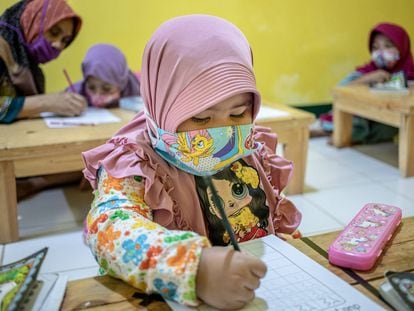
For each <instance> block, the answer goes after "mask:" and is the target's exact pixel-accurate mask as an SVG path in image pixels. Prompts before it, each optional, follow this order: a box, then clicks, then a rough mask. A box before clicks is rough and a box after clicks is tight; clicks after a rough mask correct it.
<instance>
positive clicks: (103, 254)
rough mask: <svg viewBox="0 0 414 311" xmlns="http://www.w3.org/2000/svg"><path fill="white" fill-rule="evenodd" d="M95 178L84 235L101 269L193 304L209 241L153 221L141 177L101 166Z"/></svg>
mask: <svg viewBox="0 0 414 311" xmlns="http://www.w3.org/2000/svg"><path fill="white" fill-rule="evenodd" d="M98 179H99V182H98V187H97V190H95V193H94V194H95V199H94V201H93V203H92V207H91V210H90V212H89V215H88V221H87V227H88V228H87V229H88V230H87V232H88V233H87V237H86V240H87V243H88V245H89V247H90V248H91V250H92V252H93V254H94V255H95V258H96V260H97V261H98V263H99V265H100V266H101V270H102V272H106V273H108V274H109V275H111V276H114V277H116V278H120V279H122V280H124V281H125V282H127V283H129V284H131V285H132V286H134V287H136V288H138V289H140V290H142V291H145V292H147V293H151V292H158V293H160V294H161V295H163V296H164V297H165V298H167V299H172V300H175V301H177V302H179V303H183V304H188V305H197V304H198V300H197V295H196V274H197V268H198V264H199V261H200V257H201V253H202V249H203V248H204V247H207V246H209V242H208V240H207V239H206V238H205V237H201V236H199V235H197V234H196V233H193V232H188V231H178V230H167V229H166V228H164V227H162V226H160V225H158V224H157V223H155V222H153V221H152V220H153V218H152V217H153V216H152V211H151V208H150V207H149V206H148V205H147V204H146V203H145V202H144V200H143V198H144V191H145V180H144V179H143V178H141V177H139V176H133V177H127V178H122V179H117V178H114V177H111V176H110V175H108V174H107V172H106V171H105V170H104V169H103V168H101V169H100V171H99V178H98Z"/></svg>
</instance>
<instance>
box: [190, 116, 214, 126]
mask: <svg viewBox="0 0 414 311" xmlns="http://www.w3.org/2000/svg"><path fill="white" fill-rule="evenodd" d="M191 121H193V122H194V123H199V124H205V123H207V122H208V121H210V118H209V117H208V118H196V117H192V118H191Z"/></svg>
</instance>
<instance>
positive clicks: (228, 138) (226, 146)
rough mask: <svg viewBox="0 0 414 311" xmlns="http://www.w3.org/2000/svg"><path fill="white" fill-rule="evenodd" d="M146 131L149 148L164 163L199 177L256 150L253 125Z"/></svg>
mask: <svg viewBox="0 0 414 311" xmlns="http://www.w3.org/2000/svg"><path fill="white" fill-rule="evenodd" d="M156 135H157V136H155V135H154V133H152V131H151V130H149V136H150V138H151V143H152V146H153V147H154V149H155V151H156V152H157V153H158V154H159V155H160V156H161V157H162V158H163V159H164V160H166V161H167V162H169V163H170V164H172V165H174V166H175V167H177V168H179V169H181V170H183V171H185V172H187V173H190V174H192V175H198V176H211V175H214V174H216V173H217V172H219V171H221V170H223V169H224V168H226V167H227V166H229V165H230V164H231V163H233V162H234V161H236V160H238V159H241V158H243V157H245V156H248V155H250V154H252V153H254V152H255V151H256V149H257V148H258V147H259V143H257V142H255V141H254V140H253V124H245V125H233V126H224V127H215V128H208V129H202V130H193V131H186V132H178V133H171V132H167V131H164V130H162V129H160V128H158V127H157V133H156Z"/></svg>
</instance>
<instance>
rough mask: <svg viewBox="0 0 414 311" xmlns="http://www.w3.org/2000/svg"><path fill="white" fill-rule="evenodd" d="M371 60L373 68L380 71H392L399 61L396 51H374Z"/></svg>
mask: <svg viewBox="0 0 414 311" xmlns="http://www.w3.org/2000/svg"><path fill="white" fill-rule="evenodd" d="M371 59H372V61H373V62H374V64H375V66H377V68H380V69H392V68H393V67H394V66H395V64H396V63H397V62H398V60H399V59H400V54H399V53H398V51H394V50H389V49H388V50H376V51H373V52H372V53H371Z"/></svg>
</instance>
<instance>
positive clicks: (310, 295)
mask: <svg viewBox="0 0 414 311" xmlns="http://www.w3.org/2000/svg"><path fill="white" fill-rule="evenodd" d="M240 247H241V249H242V250H243V251H246V252H249V253H251V254H252V255H254V256H257V257H260V258H261V259H262V260H263V261H264V262H266V264H267V268H268V270H267V274H266V276H265V278H264V279H263V280H262V281H261V284H260V287H259V288H258V289H257V290H256V298H255V300H253V301H252V302H251V303H250V304H249V305H248V306H246V307H245V308H244V309H243V310H250V311H256V310H257V311H259V310H260V311H262V310H332V311H333V310H367V311H368V310H369V311H372V310H383V308H382V307H381V306H379V305H378V304H376V303H374V302H373V301H372V300H370V299H369V298H368V297H366V296H364V295H363V294H361V293H360V292H359V291H358V290H356V289H354V288H353V287H352V286H351V285H349V284H348V283H346V282H345V281H343V280H342V279H340V278H339V277H337V276H336V275H334V274H333V273H332V272H330V271H329V270H327V269H325V268H324V267H322V266H321V265H319V264H318V263H316V262H315V261H313V260H312V259H310V258H309V257H307V256H306V255H304V254H303V253H301V252H300V251H298V250H297V249H296V248H294V247H293V246H291V245H290V244H288V243H287V242H284V241H282V240H281V239H279V238H277V237H275V236H273V235H269V236H266V237H264V238H261V239H257V240H251V241H248V242H244V243H241V244H240ZM168 304H169V305H170V306H171V308H172V309H173V310H182V311H184V310H202V311H206V310H215V309H214V308H211V307H209V306H207V305H202V306H199V307H198V308H189V307H186V306H182V305H179V304H176V303H174V302H171V301H168Z"/></svg>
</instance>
